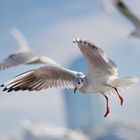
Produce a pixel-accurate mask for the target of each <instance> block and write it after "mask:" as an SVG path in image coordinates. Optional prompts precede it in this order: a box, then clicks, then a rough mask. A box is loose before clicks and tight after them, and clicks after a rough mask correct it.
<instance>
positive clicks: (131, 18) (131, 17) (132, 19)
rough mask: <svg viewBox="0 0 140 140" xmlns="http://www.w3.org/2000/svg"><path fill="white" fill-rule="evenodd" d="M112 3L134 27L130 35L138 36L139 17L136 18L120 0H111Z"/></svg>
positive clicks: (139, 33) (139, 36) (139, 30)
mask: <svg viewBox="0 0 140 140" xmlns="http://www.w3.org/2000/svg"><path fill="white" fill-rule="evenodd" d="M113 4H114V5H115V7H116V8H117V9H118V10H119V12H120V13H121V14H123V15H124V16H125V17H126V18H127V19H128V20H129V21H130V22H131V23H132V24H133V25H134V26H135V29H134V31H132V32H131V33H130V35H131V36H133V37H136V38H140V18H138V17H137V16H136V15H135V14H134V13H133V12H132V11H131V10H130V9H129V8H128V7H127V6H126V5H125V4H124V3H123V1H122V0H113Z"/></svg>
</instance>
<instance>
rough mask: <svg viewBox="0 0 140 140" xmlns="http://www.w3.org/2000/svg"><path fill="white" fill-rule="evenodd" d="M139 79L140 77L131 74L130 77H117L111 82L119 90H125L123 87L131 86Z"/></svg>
mask: <svg viewBox="0 0 140 140" xmlns="http://www.w3.org/2000/svg"><path fill="white" fill-rule="evenodd" d="M138 81H139V78H137V77H131V76H129V77H122V78H116V79H114V80H113V81H112V82H111V84H112V86H114V87H117V88H118V90H123V89H126V88H129V87H131V86H132V85H134V84H135V83H137V82H138Z"/></svg>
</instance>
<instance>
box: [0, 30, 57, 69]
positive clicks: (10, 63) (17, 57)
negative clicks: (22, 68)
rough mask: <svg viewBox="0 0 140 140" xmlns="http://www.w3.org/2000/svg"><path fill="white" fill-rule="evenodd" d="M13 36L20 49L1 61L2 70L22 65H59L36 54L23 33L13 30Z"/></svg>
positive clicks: (0, 67) (44, 56)
mask: <svg viewBox="0 0 140 140" xmlns="http://www.w3.org/2000/svg"><path fill="white" fill-rule="evenodd" d="M11 34H12V36H13V37H14V39H15V40H16V42H17V44H18V46H19V49H18V50H17V52H15V53H13V54H10V55H9V56H8V57H7V58H5V59H4V60H2V61H0V70H2V69H6V68H10V67H14V66H17V65H21V64H41V63H42V64H46V65H57V66H58V64H57V63H56V62H55V61H53V60H52V59H51V58H49V57H47V56H46V55H42V54H41V53H38V52H35V51H33V50H31V49H30V48H29V47H28V43H27V41H26V39H25V37H24V36H23V35H22V33H21V32H20V31H19V30H18V29H17V28H13V29H12V30H11Z"/></svg>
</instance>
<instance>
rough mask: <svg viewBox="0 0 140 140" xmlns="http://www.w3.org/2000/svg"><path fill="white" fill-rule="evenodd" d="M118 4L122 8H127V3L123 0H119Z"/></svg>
mask: <svg viewBox="0 0 140 140" xmlns="http://www.w3.org/2000/svg"><path fill="white" fill-rule="evenodd" d="M117 4H118V6H119V7H121V8H126V6H125V4H124V3H123V2H122V1H121V0H119V1H118V3H117Z"/></svg>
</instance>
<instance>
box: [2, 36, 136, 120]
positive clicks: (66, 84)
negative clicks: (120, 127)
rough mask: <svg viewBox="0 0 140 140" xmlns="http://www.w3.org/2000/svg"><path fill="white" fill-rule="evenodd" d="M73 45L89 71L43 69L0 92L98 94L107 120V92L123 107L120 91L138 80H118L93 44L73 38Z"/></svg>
mask: <svg viewBox="0 0 140 140" xmlns="http://www.w3.org/2000/svg"><path fill="white" fill-rule="evenodd" d="M73 42H74V43H77V44H78V47H79V49H80V50H81V52H82V54H83V55H84V57H85V59H86V62H87V65H88V72H87V74H86V75H85V74H83V73H82V72H78V71H72V70H69V69H66V68H63V67H60V66H58V67H57V66H44V67H40V68H37V69H33V70H30V71H27V72H24V73H22V74H20V75H18V76H16V77H15V78H13V79H11V80H9V81H7V82H6V83H5V84H2V85H1V87H4V89H3V91H7V92H11V91H18V90H29V91H33V90H35V91H39V90H42V89H47V88H52V87H55V88H71V89H74V93H75V92H76V90H77V89H79V90H80V92H82V93H85V94H87V93H89V94H90V93H101V94H102V95H103V96H104V97H105V99H106V113H105V115H104V117H106V116H107V115H108V114H109V112H110V110H109V105H108V93H110V92H113V93H116V94H117V95H118V97H119V99H120V103H121V105H122V104H123V97H122V96H121V95H120V90H121V89H124V88H125V87H128V86H131V85H133V84H134V83H136V82H137V81H138V78H136V77H123V78H120V77H117V67H116V65H115V63H114V62H113V61H112V60H110V59H109V58H107V57H106V55H105V53H104V52H103V50H102V49H101V48H98V47H96V46H95V45H94V44H93V43H91V42H89V41H86V40H82V39H79V38H74V40H73Z"/></svg>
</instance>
